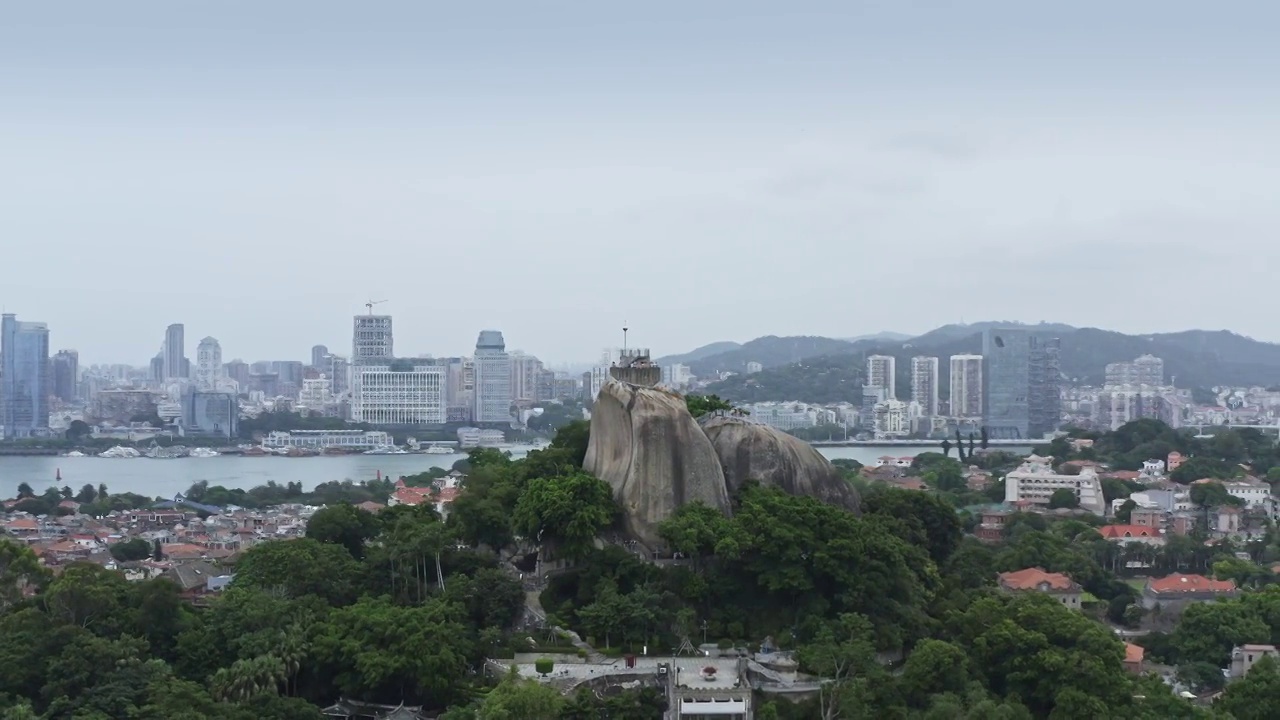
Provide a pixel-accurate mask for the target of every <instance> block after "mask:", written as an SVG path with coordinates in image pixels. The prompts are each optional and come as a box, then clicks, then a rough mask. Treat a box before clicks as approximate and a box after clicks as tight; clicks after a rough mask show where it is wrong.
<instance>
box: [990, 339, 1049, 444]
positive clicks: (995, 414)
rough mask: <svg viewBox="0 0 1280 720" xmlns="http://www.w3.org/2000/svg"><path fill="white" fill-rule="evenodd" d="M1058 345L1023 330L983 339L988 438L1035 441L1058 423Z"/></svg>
mask: <svg viewBox="0 0 1280 720" xmlns="http://www.w3.org/2000/svg"><path fill="white" fill-rule="evenodd" d="M1060 348H1061V343H1060V341H1059V340H1058V339H1056V338H1044V337H1042V336H1040V335H1039V334H1036V333H1034V332H1032V331H1030V330H1027V329H1025V328H991V329H988V330H986V331H985V332H984V333H983V337H982V356H983V364H984V367H983V372H982V375H983V393H984V402H983V407H984V413H983V417H984V418H985V424H986V426H987V427H988V429H989V432H990V435H991V437H992V438H1012V439H1028V440H1032V439H1039V438H1043V437H1044V436H1045V435H1046V434H1048V433H1051V432H1053V431H1055V430H1057V429H1058V425H1059V423H1060V422H1061V415H1062V413H1061V407H1062V400H1061V397H1060V379H1061V371H1060V369H1059V362H1058V354H1059V350H1060Z"/></svg>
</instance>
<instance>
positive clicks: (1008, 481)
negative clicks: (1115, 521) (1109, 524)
mask: <svg viewBox="0 0 1280 720" xmlns="http://www.w3.org/2000/svg"><path fill="white" fill-rule="evenodd" d="M1063 489H1066V490H1070V491H1071V492H1073V493H1075V496H1076V498H1077V499H1078V500H1079V501H1080V507H1081V508H1082V509H1084V510H1088V511H1089V512H1092V513H1093V514H1095V515H1105V514H1106V510H1107V506H1106V501H1105V499H1104V498H1103V496H1102V481H1101V480H1099V479H1098V473H1097V472H1096V471H1095V470H1094V469H1093V468H1090V467H1087V468H1084V469H1083V470H1081V471H1080V474H1079V475H1059V474H1058V473H1056V472H1054V470H1053V458H1051V457H1040V456H1039V455H1030V456H1028V457H1027V459H1026V462H1024V463H1022V465H1021V466H1020V467H1019V468H1018V469H1017V470H1014V471H1013V472H1010V473H1009V474H1008V475H1005V476H1004V500H1005V502H1010V503H1012V502H1019V501H1023V500H1025V501H1028V502H1033V503H1036V504H1038V505H1048V504H1049V498H1051V497H1053V493H1054V492H1056V491H1058V490H1063Z"/></svg>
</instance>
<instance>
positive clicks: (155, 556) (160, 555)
mask: <svg viewBox="0 0 1280 720" xmlns="http://www.w3.org/2000/svg"><path fill="white" fill-rule="evenodd" d="M151 559H152V560H155V561H156V562H160V561H161V560H164V546H163V545H161V544H160V540H159V539H158V538H157V539H156V541H155V543H154V544H153V545H152V546H151Z"/></svg>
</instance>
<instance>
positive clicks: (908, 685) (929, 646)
mask: <svg viewBox="0 0 1280 720" xmlns="http://www.w3.org/2000/svg"><path fill="white" fill-rule="evenodd" d="M968 683H969V658H968V656H967V655H966V654H965V652H964V650H963V649H962V648H959V647H957V646H955V645H952V644H951V643H948V642H944V641H942V640H921V641H920V642H919V643H917V644H916V646H915V648H914V649H912V651H911V654H910V655H909V656H907V662H906V664H905V665H904V666H903V669H902V684H903V688H902V691H903V695H904V696H905V697H907V698H909V699H912V700H914V701H915V702H917V703H919V702H923V701H924V700H925V699H926V698H928V697H929V696H930V695H938V694H941V693H948V692H950V693H956V694H961V693H963V692H964V689H965V686H966V685H968Z"/></svg>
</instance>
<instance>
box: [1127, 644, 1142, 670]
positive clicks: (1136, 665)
mask: <svg viewBox="0 0 1280 720" xmlns="http://www.w3.org/2000/svg"><path fill="white" fill-rule="evenodd" d="M1144 657H1146V650H1145V649H1144V648H1143V647H1142V646H1141V645H1134V644H1133V643H1131V642H1126V643H1125V644H1124V669H1125V670H1128V671H1129V672H1131V673H1133V674H1134V675H1141V674H1142V659H1143V658H1144Z"/></svg>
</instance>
